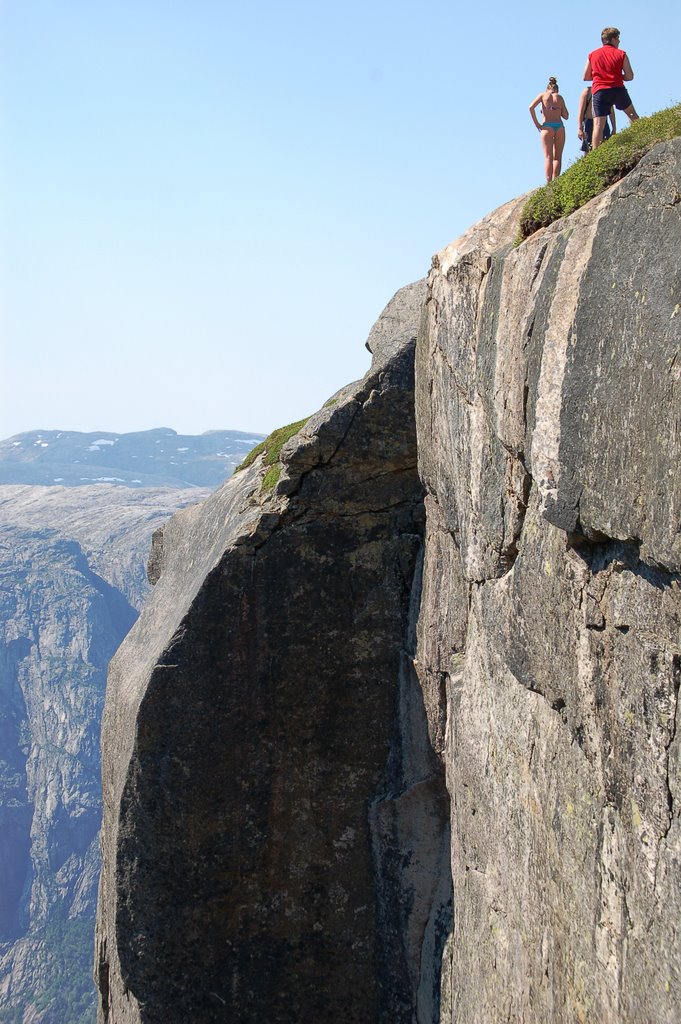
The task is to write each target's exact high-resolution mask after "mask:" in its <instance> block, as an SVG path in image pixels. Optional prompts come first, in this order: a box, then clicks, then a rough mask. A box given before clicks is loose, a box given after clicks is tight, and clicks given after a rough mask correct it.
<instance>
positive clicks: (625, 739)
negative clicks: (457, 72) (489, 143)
mask: <svg viewBox="0 0 681 1024" xmlns="http://www.w3.org/2000/svg"><path fill="white" fill-rule="evenodd" d="M680 161H681V141H679V140H677V141H676V142H674V143H668V144H664V145H662V146H658V147H657V148H656V149H655V150H653V151H652V152H651V153H650V154H649V155H648V156H647V157H646V158H645V159H644V160H643V161H642V163H641V164H640V165H639V167H638V168H637V169H636V170H635V171H634V172H632V173H631V174H630V175H629V176H628V177H627V178H626V179H624V180H623V181H622V182H621V183H620V184H619V185H617V186H615V187H614V188H613V189H611V190H610V191H608V192H607V193H605V194H604V195H603V196H601V197H600V198H598V199H596V200H594V201H592V202H591V203H590V204H588V206H586V207H585V208H583V209H582V210H580V211H579V212H578V213H576V214H574V215H573V216H572V217H570V218H568V219H567V220H564V221H561V222H558V223H557V224H554V225H553V226H552V227H550V228H548V229H546V230H545V231H542V232H540V233H538V234H537V235H535V236H533V237H532V238H530V239H529V240H527V241H526V242H524V243H523V244H522V245H521V246H520V247H519V248H517V249H514V248H513V246H512V241H513V235H514V233H515V223H516V215H517V212H518V209H517V204H509V206H508V207H505V208H502V209H501V210H499V211H497V212H496V214H494V215H492V217H491V218H488V219H487V220H486V221H483V222H482V223H481V224H480V225H477V226H476V228H475V229H473V230H472V231H471V232H469V233H468V234H467V235H466V236H464V237H463V238H462V239H460V240H459V242H457V243H455V244H454V245H453V246H450V247H449V248H448V249H446V250H444V251H443V252H442V253H440V254H439V255H438V257H436V259H435V261H434V266H433V270H432V273H431V275H430V279H429V292H428V300H427V304H426V309H427V318H426V323H425V326H424V330H423V332H422V334H421V337H420V341H419V347H418V352H417V424H418V435H419V459H420V467H421V473H422V478H423V481H424V484H425V487H426V491H427V496H426V508H427V527H426V551H425V568H424V585H423V594H424V597H423V601H422V604H421V610H420V619H419V627H418V633H419V640H418V653H417V657H418V668H419V675H420V679H421V683H422V686H423V690H424V695H425V702H426V707H427V709H428V717H429V726H430V731H431V736H432V738H433V743H434V744H435V746H436V748H437V749H438V750H440V751H441V752H442V756H443V758H444V760H445V763H446V771H447V786H448V790H449V793H450V796H451V801H452V819H451V824H452V853H451V856H452V873H453V885H454V927H453V931H452V934H451V936H450V939H449V941H448V945H447V950H446V955H445V959H444V969H443V1010H442V1020H443V1021H447V1022H449V1021H451V1022H452V1024H453V1022H457V1024H497V1022H499V1021H501V1020H503V1021H509V1022H511V1021H512V1022H532V1024H542V1022H549V1021H551V1022H565V1024H568V1022H570V1024H572V1022H574V1021H580V1022H591V1024H629V1022H630V1024H641V1022H643V1021H646V1022H647V1021H655V1022H666V1024H672V1022H674V1021H678V1020H679V1018H680V1017H681V966H680V965H681V940H680V939H679V932H678V919H679V915H680V913H681V873H680V869H681V863H680V857H681V832H680V830H679V811H680V804H679V799H678V798H679V788H680V786H681V772H680V769H681V762H680V746H679V739H678V733H677V723H678V715H679V710H678V693H679V686H680V684H681V590H680V584H681V575H680V570H681V477H680V475H679V464H680V462H681V429H680V427H681V424H680V416H681V388H680V383H679V381H680V377H681V345H680V341H681V334H680V325H681V313H680V303H681V293H680V283H681V282H680V278H679V253H680V252H681V218H680V216H679V210H680V209H681V206H680V205H679V203H680V199H681V162H680Z"/></svg>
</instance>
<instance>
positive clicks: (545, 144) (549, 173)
mask: <svg viewBox="0 0 681 1024" xmlns="http://www.w3.org/2000/svg"><path fill="white" fill-rule="evenodd" d="M554 134H555V133H554V131H553V128H542V130H541V148H542V149H543V151H544V171H545V173H546V180H547V181H551V179H552V178H553V136H554Z"/></svg>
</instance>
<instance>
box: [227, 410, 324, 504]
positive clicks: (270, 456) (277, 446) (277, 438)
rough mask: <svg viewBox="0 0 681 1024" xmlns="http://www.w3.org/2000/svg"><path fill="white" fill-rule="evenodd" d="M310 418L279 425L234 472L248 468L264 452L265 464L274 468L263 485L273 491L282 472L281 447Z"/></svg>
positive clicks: (267, 474)
mask: <svg viewBox="0 0 681 1024" xmlns="http://www.w3.org/2000/svg"><path fill="white" fill-rule="evenodd" d="M309 418H310V417H309V416H306V417H305V419H302V420H298V421H297V422H296V423H289V424H288V426H286V427H278V428H277V430H273V431H272V433H271V434H270V435H269V437H266V438H265V440H264V441H261V442H260V444H257V445H256V446H255V448H253V449H252V450H251V451H250V452H249V453H248V455H247V456H246V458H245V459H244V461H243V462H241V463H240V464H239V465H238V466H237V467H236V469H235V470H234V472H235V473H238V472H239V470H241V469H246V467H247V466H250V465H251V464H252V463H253V462H255V460H256V459H257V458H258V457H259V456H260V455H262V454H263V452H264V454H265V458H264V460H263V461H264V464H265V465H266V466H270V467H272V468H271V469H270V470H269V472H268V473H266V474H265V479H264V480H263V487H264V488H265V489H266V490H270V491H271V490H272V488H273V487H274V485H275V484H276V482H277V480H278V479H279V475H280V473H281V468H280V466H279V465H278V462H279V455H280V452H281V449H282V448H283V447H284V445H285V444H286V442H287V441H288V440H289V439H290V438H292V437H293V435H294V434H297V433H298V431H299V430H301V429H302V428H303V427H304V426H305V424H306V423H307V421H308V420H309Z"/></svg>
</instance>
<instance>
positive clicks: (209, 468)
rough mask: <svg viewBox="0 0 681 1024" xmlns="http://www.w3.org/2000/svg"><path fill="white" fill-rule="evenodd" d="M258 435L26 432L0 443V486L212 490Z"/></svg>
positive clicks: (162, 431) (167, 430)
mask: <svg viewBox="0 0 681 1024" xmlns="http://www.w3.org/2000/svg"><path fill="white" fill-rule="evenodd" d="M263 437H264V434H253V433H250V434H249V433H244V432H243V431H240V430H211V431H208V432H207V433H205V434H178V433H177V432H176V431H175V430H171V429H170V428H169V427H160V428H158V429H157V430H141V431H136V432H134V433H129V434H109V433H107V432H106V431H96V432H94V433H90V434H85V433H81V432H79V431H75V430H31V431H28V432H27V433H25V434H16V435H15V436H14V437H10V438H8V439H7V440H5V441H0V484H47V485H54V484H60V485H61V486H63V487H82V486H83V485H84V484H85V485H87V484H99V483H106V484H113V485H117V486H124V487H158V486H165V487H211V488H212V487H217V486H218V484H221V483H222V482H223V480H226V479H227V477H229V476H231V475H232V472H233V471H234V467H235V466H237V465H238V464H239V463H240V462H241V461H242V459H243V458H244V456H245V455H246V454H247V453H248V452H249V451H250V450H251V448H253V447H254V446H255V445H256V444H258V443H259V442H260V441H262V440H263Z"/></svg>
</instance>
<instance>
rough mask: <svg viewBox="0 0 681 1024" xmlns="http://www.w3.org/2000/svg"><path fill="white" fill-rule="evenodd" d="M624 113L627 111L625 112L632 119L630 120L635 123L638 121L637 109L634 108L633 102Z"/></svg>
mask: <svg viewBox="0 0 681 1024" xmlns="http://www.w3.org/2000/svg"><path fill="white" fill-rule="evenodd" d="M624 113H625V114H626V115H627V117H628V118H629V120H630V121H631V122H632V123H633V122H634V121H638V114H637V113H636V111H635V110H634V104H633V103H632V104H631V106H629V107H627V108H626V110H625V111H624Z"/></svg>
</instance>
